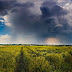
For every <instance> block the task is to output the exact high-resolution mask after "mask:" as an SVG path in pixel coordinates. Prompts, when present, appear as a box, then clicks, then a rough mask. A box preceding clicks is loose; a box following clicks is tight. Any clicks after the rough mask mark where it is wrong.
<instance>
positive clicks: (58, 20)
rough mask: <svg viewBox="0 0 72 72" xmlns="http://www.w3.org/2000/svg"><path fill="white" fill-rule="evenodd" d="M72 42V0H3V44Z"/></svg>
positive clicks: (0, 12) (0, 30)
mask: <svg viewBox="0 0 72 72" xmlns="http://www.w3.org/2000/svg"><path fill="white" fill-rule="evenodd" d="M10 43H11V44H12V43H19V44H20V43H22V44H26V43H27V44H29V43H30V44H72V0H0V44H10Z"/></svg>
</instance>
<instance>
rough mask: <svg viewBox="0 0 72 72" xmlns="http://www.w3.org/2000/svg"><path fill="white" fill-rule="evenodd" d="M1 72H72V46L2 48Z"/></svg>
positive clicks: (0, 57) (0, 51) (0, 49)
mask: <svg viewBox="0 0 72 72" xmlns="http://www.w3.org/2000/svg"><path fill="white" fill-rule="evenodd" d="M0 72H72V46H68V47H66V46H0Z"/></svg>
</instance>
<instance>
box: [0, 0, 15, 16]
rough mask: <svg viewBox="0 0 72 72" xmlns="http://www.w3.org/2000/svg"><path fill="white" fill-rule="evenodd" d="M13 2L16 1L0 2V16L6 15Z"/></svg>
mask: <svg viewBox="0 0 72 72" xmlns="http://www.w3.org/2000/svg"><path fill="white" fill-rule="evenodd" d="M15 2H16V0H0V16H4V15H7V14H8V10H10V9H11V8H12V5H13V4H14V3H15Z"/></svg>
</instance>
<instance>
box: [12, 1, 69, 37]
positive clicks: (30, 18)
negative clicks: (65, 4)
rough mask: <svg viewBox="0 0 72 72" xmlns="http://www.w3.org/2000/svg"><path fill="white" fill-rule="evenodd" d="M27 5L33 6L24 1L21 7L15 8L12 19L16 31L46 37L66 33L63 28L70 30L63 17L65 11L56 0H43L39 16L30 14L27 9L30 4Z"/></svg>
mask: <svg viewBox="0 0 72 72" xmlns="http://www.w3.org/2000/svg"><path fill="white" fill-rule="evenodd" d="M27 5H30V6H33V5H32V3H28V4H27V3H25V6H24V5H23V6H24V7H23V8H22V6H21V7H19V8H18V9H16V10H18V11H17V12H16V13H15V15H14V17H13V18H14V19H12V21H13V24H14V26H15V31H16V33H26V34H32V33H33V34H36V35H37V36H38V37H42V38H46V37H49V36H52V37H53V36H56V35H57V34H67V33H68V32H67V33H66V31H65V30H67V31H69V30H70V27H69V25H68V22H67V21H66V19H65V18H64V17H63V16H64V15H66V14H67V11H66V10H64V9H63V8H62V7H60V6H58V5H57V3H56V2H53V1H52V2H51V1H45V2H43V4H42V6H41V7H40V10H41V12H42V15H40V16H36V15H32V13H31V12H30V10H29V8H30V6H29V7H28V6H27ZM18 6H19V5H18Z"/></svg>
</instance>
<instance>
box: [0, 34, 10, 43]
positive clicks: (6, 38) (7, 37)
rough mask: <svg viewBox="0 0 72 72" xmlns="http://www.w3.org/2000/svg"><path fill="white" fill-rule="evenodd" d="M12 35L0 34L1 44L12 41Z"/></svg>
mask: <svg viewBox="0 0 72 72" xmlns="http://www.w3.org/2000/svg"><path fill="white" fill-rule="evenodd" d="M10 38H11V36H10V35H8V34H6V35H0V44H7V43H8V42H10Z"/></svg>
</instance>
